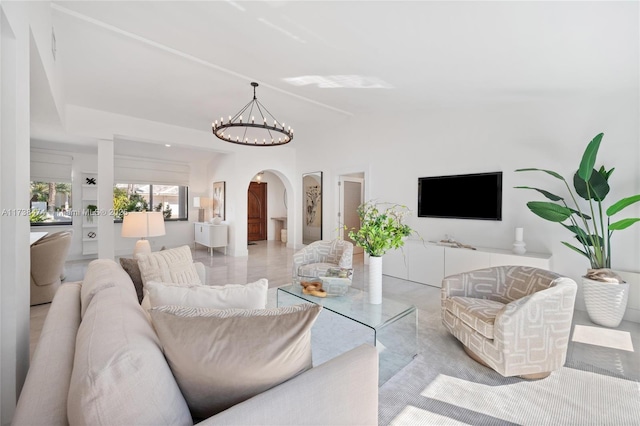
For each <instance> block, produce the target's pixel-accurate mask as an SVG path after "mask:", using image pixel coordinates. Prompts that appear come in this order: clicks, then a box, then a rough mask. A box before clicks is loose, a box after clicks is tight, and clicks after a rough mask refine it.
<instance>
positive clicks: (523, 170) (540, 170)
mask: <svg viewBox="0 0 640 426" xmlns="http://www.w3.org/2000/svg"><path fill="white" fill-rule="evenodd" d="M533 171H536V172H545V173H547V174H550V175H551V176H553V177H554V178H556V179H560V180H564V178H563V177H562V176H561V175H560V174H559V173H556V172H554V171H553V170H545V169H536V168H531V167H530V168H527V169H517V170H516V172H533Z"/></svg>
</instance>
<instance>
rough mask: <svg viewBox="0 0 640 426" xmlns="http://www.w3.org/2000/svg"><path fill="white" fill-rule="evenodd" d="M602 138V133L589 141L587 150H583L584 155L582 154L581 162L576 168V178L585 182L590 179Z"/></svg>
mask: <svg viewBox="0 0 640 426" xmlns="http://www.w3.org/2000/svg"><path fill="white" fill-rule="evenodd" d="M602 136H604V133H600V134H598V135H596V137H595V138H593V139H591V142H589V145H587V148H586V149H585V150H584V154H582V161H580V167H579V168H578V176H580V178H581V179H582V180H583V181H585V182H588V181H589V179H591V174H592V173H593V166H594V165H595V164H596V156H597V155H598V148H600V142H601V141H602Z"/></svg>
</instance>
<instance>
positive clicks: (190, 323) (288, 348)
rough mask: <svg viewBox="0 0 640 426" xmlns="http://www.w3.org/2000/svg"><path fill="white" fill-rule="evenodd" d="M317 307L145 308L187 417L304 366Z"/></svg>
mask: <svg viewBox="0 0 640 426" xmlns="http://www.w3.org/2000/svg"><path fill="white" fill-rule="evenodd" d="M321 309H322V307H321V306H319V305H315V304H304V305H295V306H287V307H282V308H273V309H260V310H244V309H226V310H215V309H204V308H186V307H179V306H161V307H157V308H152V309H151V311H150V312H151V318H152V321H153V325H154V327H155V329H156V332H157V333H158V337H159V338H160V343H161V344H162V346H163V349H164V354H165V357H166V358H167V361H168V363H169V367H170V368H171V371H172V372H173V375H174V377H175V378H176V381H177V382H178V386H179V387H180V390H181V392H182V395H183V396H184V397H185V399H186V401H187V405H188V406H189V409H190V411H191V415H192V416H193V417H194V419H203V418H208V417H210V416H212V415H214V414H216V413H219V412H221V411H224V410H225V409H227V408H229V407H232V406H234V405H236V404H238V403H240V402H242V401H244V400H246V399H249V398H251V397H252V396H254V395H257V394H259V393H262V392H264V391H266V390H267V389H270V388H272V387H274V386H276V385H278V384H280V383H282V382H284V381H286V380H288V379H290V378H292V377H294V376H296V375H298V374H300V373H302V372H304V371H306V370H308V369H310V368H311V367H312V364H311V326H312V325H313V323H314V322H315V320H316V317H317V316H318V314H319V313H320V310H321ZM301 397H304V396H301ZM308 397H311V398H312V397H313V396H312V395H311V396H309V395H308ZM301 401H302V400H301ZM281 408H282V407H281Z"/></svg>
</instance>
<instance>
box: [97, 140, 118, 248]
mask: <svg viewBox="0 0 640 426" xmlns="http://www.w3.org/2000/svg"><path fill="white" fill-rule="evenodd" d="M113 180H114V178H113V141H112V140H99V141H98V182H99V184H98V211H99V213H100V215H99V216H98V258H99V259H113V258H114V255H115V236H114V232H115V231H114V229H115V225H114V223H113V215H112V214H111V210H113Z"/></svg>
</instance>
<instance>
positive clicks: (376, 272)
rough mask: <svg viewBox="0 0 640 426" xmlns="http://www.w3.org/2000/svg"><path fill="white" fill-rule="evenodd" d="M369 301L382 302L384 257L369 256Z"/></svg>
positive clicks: (373, 303) (377, 303) (374, 303)
mask: <svg viewBox="0 0 640 426" xmlns="http://www.w3.org/2000/svg"><path fill="white" fill-rule="evenodd" d="M369 303H371V304H372V305H379V304H381V303H382V257H376V256H369Z"/></svg>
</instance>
